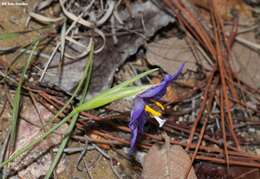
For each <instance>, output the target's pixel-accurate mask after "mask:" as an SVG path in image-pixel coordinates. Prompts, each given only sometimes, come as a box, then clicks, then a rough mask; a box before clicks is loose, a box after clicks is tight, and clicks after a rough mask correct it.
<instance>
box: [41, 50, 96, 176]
mask: <svg viewBox="0 0 260 179" xmlns="http://www.w3.org/2000/svg"><path fill="white" fill-rule="evenodd" d="M93 54H94V46H93V45H92V46H91V50H90V54H89V55H88V58H87V61H86V67H85V70H84V73H83V77H82V78H81V81H80V83H79V85H78V86H79V88H82V86H83V85H84V84H85V87H84V90H83V95H82V98H81V100H80V104H82V103H83V102H84V100H85V97H86V95H87V90H88V86H89V82H90V77H91V72H92V65H93ZM84 82H85V83H84ZM78 116H79V113H76V114H74V115H73V117H72V120H71V122H70V125H69V128H68V130H67V131H66V134H67V135H66V136H65V138H64V139H63V140H62V142H61V144H60V147H59V150H58V152H57V153H56V155H55V158H54V161H53V162H52V164H51V166H50V168H49V169H48V172H47V174H46V176H45V177H44V178H45V179H48V178H50V177H51V175H52V173H53V171H54V169H55V168H56V166H57V165H58V163H59V161H60V159H61V157H62V154H63V151H64V148H65V147H66V145H67V143H68V142H69V139H70V136H71V133H72V131H73V129H74V128H75V125H76V123H77V119H78Z"/></svg>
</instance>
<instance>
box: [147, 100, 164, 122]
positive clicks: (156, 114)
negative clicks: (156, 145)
mask: <svg viewBox="0 0 260 179" xmlns="http://www.w3.org/2000/svg"><path fill="white" fill-rule="evenodd" d="M152 102H153V103H154V104H155V105H156V106H158V107H159V108H161V110H164V109H165V108H164V106H163V105H162V104H161V103H160V102H158V101H152ZM144 110H145V111H146V112H148V113H149V114H150V115H151V116H152V117H153V118H154V119H155V120H156V121H157V122H158V123H159V127H162V126H163V124H164V123H165V122H166V120H165V119H161V118H160V116H161V115H162V113H161V112H159V111H156V110H155V109H153V108H151V107H150V106H148V105H145V106H144Z"/></svg>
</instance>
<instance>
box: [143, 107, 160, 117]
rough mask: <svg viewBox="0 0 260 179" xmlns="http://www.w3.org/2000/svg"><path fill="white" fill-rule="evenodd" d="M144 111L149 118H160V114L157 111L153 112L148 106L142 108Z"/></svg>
mask: <svg viewBox="0 0 260 179" xmlns="http://www.w3.org/2000/svg"><path fill="white" fill-rule="evenodd" d="M144 110H145V111H146V112H148V113H149V114H150V115H151V116H161V115H162V114H161V113H160V112H159V111H156V110H154V109H153V108H151V107H150V106H148V105H145V106H144Z"/></svg>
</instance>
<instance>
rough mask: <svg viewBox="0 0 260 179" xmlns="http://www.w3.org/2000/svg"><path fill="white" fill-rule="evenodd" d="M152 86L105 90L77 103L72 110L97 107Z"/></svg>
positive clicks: (80, 110)
mask: <svg viewBox="0 0 260 179" xmlns="http://www.w3.org/2000/svg"><path fill="white" fill-rule="evenodd" d="M152 86H153V85H144V86H134V87H124V88H121V89H119V90H117V91H114V92H110V91H107V92H106V94H107V95H106V94H101V95H97V96H96V97H94V98H93V99H91V100H89V101H87V102H86V103H84V104H81V105H79V106H78V107H77V108H75V109H74V111H76V112H82V111H87V110H90V109H94V108H98V107H101V106H104V105H106V104H108V103H111V102H112V101H115V100H119V99H121V98H125V97H129V96H134V95H136V94H138V93H141V92H143V91H144V90H146V89H148V88H150V87H152Z"/></svg>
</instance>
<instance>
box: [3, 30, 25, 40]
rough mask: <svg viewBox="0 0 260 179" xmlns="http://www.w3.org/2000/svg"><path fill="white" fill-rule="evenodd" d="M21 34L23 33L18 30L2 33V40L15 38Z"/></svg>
mask: <svg viewBox="0 0 260 179" xmlns="http://www.w3.org/2000/svg"><path fill="white" fill-rule="evenodd" d="M20 34H21V33H17V32H9V33H4V34H0V40H10V39H14V38H17V36H19V35H20Z"/></svg>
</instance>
